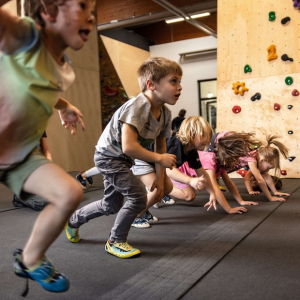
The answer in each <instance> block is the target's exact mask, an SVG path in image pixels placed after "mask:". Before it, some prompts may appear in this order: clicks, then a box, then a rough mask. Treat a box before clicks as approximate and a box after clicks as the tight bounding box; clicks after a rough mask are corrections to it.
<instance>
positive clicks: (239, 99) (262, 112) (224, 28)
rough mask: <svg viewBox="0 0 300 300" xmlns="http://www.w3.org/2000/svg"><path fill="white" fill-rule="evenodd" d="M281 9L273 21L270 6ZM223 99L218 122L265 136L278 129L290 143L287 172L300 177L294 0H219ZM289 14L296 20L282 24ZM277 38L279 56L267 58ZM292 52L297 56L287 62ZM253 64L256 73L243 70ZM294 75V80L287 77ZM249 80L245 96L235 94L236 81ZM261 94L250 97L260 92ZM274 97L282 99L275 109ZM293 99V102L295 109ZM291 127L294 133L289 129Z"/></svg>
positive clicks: (299, 51) (299, 63)
mask: <svg viewBox="0 0 300 300" xmlns="http://www.w3.org/2000/svg"><path fill="white" fill-rule="evenodd" d="M270 11H274V12H275V14H276V19H275V21H273V22H272V21H269V12H270ZM218 12H219V13H218V96H217V97H218V105H217V110H218V112H217V114H218V120H217V128H218V131H220V130H236V131H241V130H243V131H255V132H256V133H257V135H258V136H259V137H261V138H263V137H264V136H265V135H266V134H278V135H280V136H281V137H282V138H281V141H282V142H283V143H284V144H285V145H286V146H287V147H288V148H289V149H290V156H296V159H295V160H294V161H293V162H290V161H288V160H284V159H282V160H281V165H282V166H281V167H282V169H285V170H287V174H288V175H287V177H297V178H299V177H300V174H299V171H298V170H297V165H298V161H299V159H300V147H299V142H298V141H299V140H300V130H298V128H299V125H300V124H299V122H300V121H299V117H298V112H299V105H300V103H299V101H300V97H294V96H292V94H291V92H292V90H293V89H298V90H300V75H299V73H298V72H299V69H300V44H299V36H300V21H299V20H300V19H299V17H300V15H299V11H298V10H297V9H295V8H294V7H293V2H292V1H276V2H275V1H271V0H267V1H260V0H253V1H246V2H245V1H238V0H229V1H226V2H225V1H224V0H223V1H218ZM287 16H289V17H290V18H291V21H290V22H288V23H287V24H286V25H283V24H281V19H283V18H285V17H287ZM271 44H274V45H275V46H276V52H277V54H278V59H276V60H273V61H268V60H267V57H268V52H267V48H268V47H269V46H270V45H271ZM283 54H287V55H288V56H289V57H292V58H293V59H294V61H293V62H290V61H288V62H284V61H282V60H281V56H282V55H283ZM246 64H249V65H250V66H251V68H252V72H251V73H246V74H245V73H244V66H245V65H246ZM287 76H291V77H292V78H293V80H294V82H293V84H292V85H287V84H286V83H285V78H286V77H287ZM236 81H240V82H245V85H246V87H248V88H249V91H248V92H245V94H244V96H240V95H235V94H234V91H233V90H232V83H234V82H236ZM257 92H259V93H261V95H262V98H261V100H259V101H258V100H257V101H251V97H252V96H253V95H254V94H255V93H257ZM274 103H278V104H280V105H281V109H280V110H279V111H275V110H274ZM234 105H239V106H240V107H241V108H242V111H241V113H239V114H234V113H233V112H232V107H233V106H234ZM288 105H293V108H292V109H291V110H290V109H288V108H287V106H288ZM289 130H292V131H293V132H294V133H293V134H292V135H290V134H288V131H289Z"/></svg>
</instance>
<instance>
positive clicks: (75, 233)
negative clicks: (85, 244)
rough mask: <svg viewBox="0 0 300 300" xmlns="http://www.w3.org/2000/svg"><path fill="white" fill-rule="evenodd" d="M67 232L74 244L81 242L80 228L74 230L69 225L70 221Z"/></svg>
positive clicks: (66, 228) (67, 224) (66, 226)
mask: <svg viewBox="0 0 300 300" xmlns="http://www.w3.org/2000/svg"><path fill="white" fill-rule="evenodd" d="M65 231H66V235H67V238H68V240H69V241H71V242H72V243H78V242H79V241H80V236H79V228H72V227H71V226H70V225H69V221H68V222H67V223H66V225H65Z"/></svg>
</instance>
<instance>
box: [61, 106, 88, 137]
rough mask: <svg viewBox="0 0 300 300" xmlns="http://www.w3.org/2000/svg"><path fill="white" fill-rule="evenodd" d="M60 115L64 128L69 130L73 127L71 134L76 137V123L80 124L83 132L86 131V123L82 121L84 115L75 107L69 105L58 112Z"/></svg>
mask: <svg viewBox="0 0 300 300" xmlns="http://www.w3.org/2000/svg"><path fill="white" fill-rule="evenodd" d="M58 113H59V117H60V119H61V124H62V126H64V127H65V128H66V129H69V127H70V125H71V126H72V129H71V134H73V135H74V134H75V133H76V122H78V123H79V125H80V127H81V128H82V130H84V129H85V127H84V123H83V121H82V119H81V118H82V117H83V115H82V113H81V111H80V110H79V109H78V108H76V107H75V106H73V105H71V104H68V105H67V106H66V108H63V109H60V110H58Z"/></svg>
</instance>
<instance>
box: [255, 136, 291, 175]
mask: <svg viewBox="0 0 300 300" xmlns="http://www.w3.org/2000/svg"><path fill="white" fill-rule="evenodd" d="M278 138H279V136H278V135H271V134H269V135H267V136H266V142H265V143H264V144H263V145H262V146H261V147H260V148H259V149H258V155H259V157H260V158H262V157H263V158H264V159H265V160H266V161H267V162H268V163H270V164H271V165H273V166H274V168H275V174H276V171H277V170H278V169H280V157H279V154H280V153H281V154H282V156H283V157H284V158H288V155H289V149H288V148H287V147H286V146H285V145H283V144H282V143H281V142H279V141H278V140H277V139H278ZM272 144H273V145H275V146H276V147H277V148H278V149H277V148H274V147H272V146H271V145H272ZM278 150H279V151H278Z"/></svg>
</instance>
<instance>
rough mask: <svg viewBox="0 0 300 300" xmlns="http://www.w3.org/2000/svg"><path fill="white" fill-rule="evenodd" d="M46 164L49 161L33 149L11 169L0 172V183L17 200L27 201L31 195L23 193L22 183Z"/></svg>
mask: <svg viewBox="0 0 300 300" xmlns="http://www.w3.org/2000/svg"><path fill="white" fill-rule="evenodd" d="M47 163H51V161H50V160H48V159H47V158H46V157H45V156H44V155H43V154H42V153H41V152H40V151H39V150H38V149H35V150H33V151H32V152H31V153H30V154H29V155H28V156H27V157H26V158H25V159H24V160H23V161H22V162H20V163H19V164H18V165H17V166H14V167H13V168H12V169H8V170H0V182H2V183H4V184H5V185H6V186H7V187H9V188H10V189H11V190H12V191H13V192H14V194H16V195H17V197H18V198H19V199H22V200H26V199H29V198H31V197H32V196H33V195H32V194H29V193H25V192H24V191H23V185H24V182H25V181H26V179H27V178H28V177H29V176H30V175H31V174H32V173H33V172H34V171H35V170H36V169H38V168H39V167H40V166H42V165H44V164H47Z"/></svg>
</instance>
